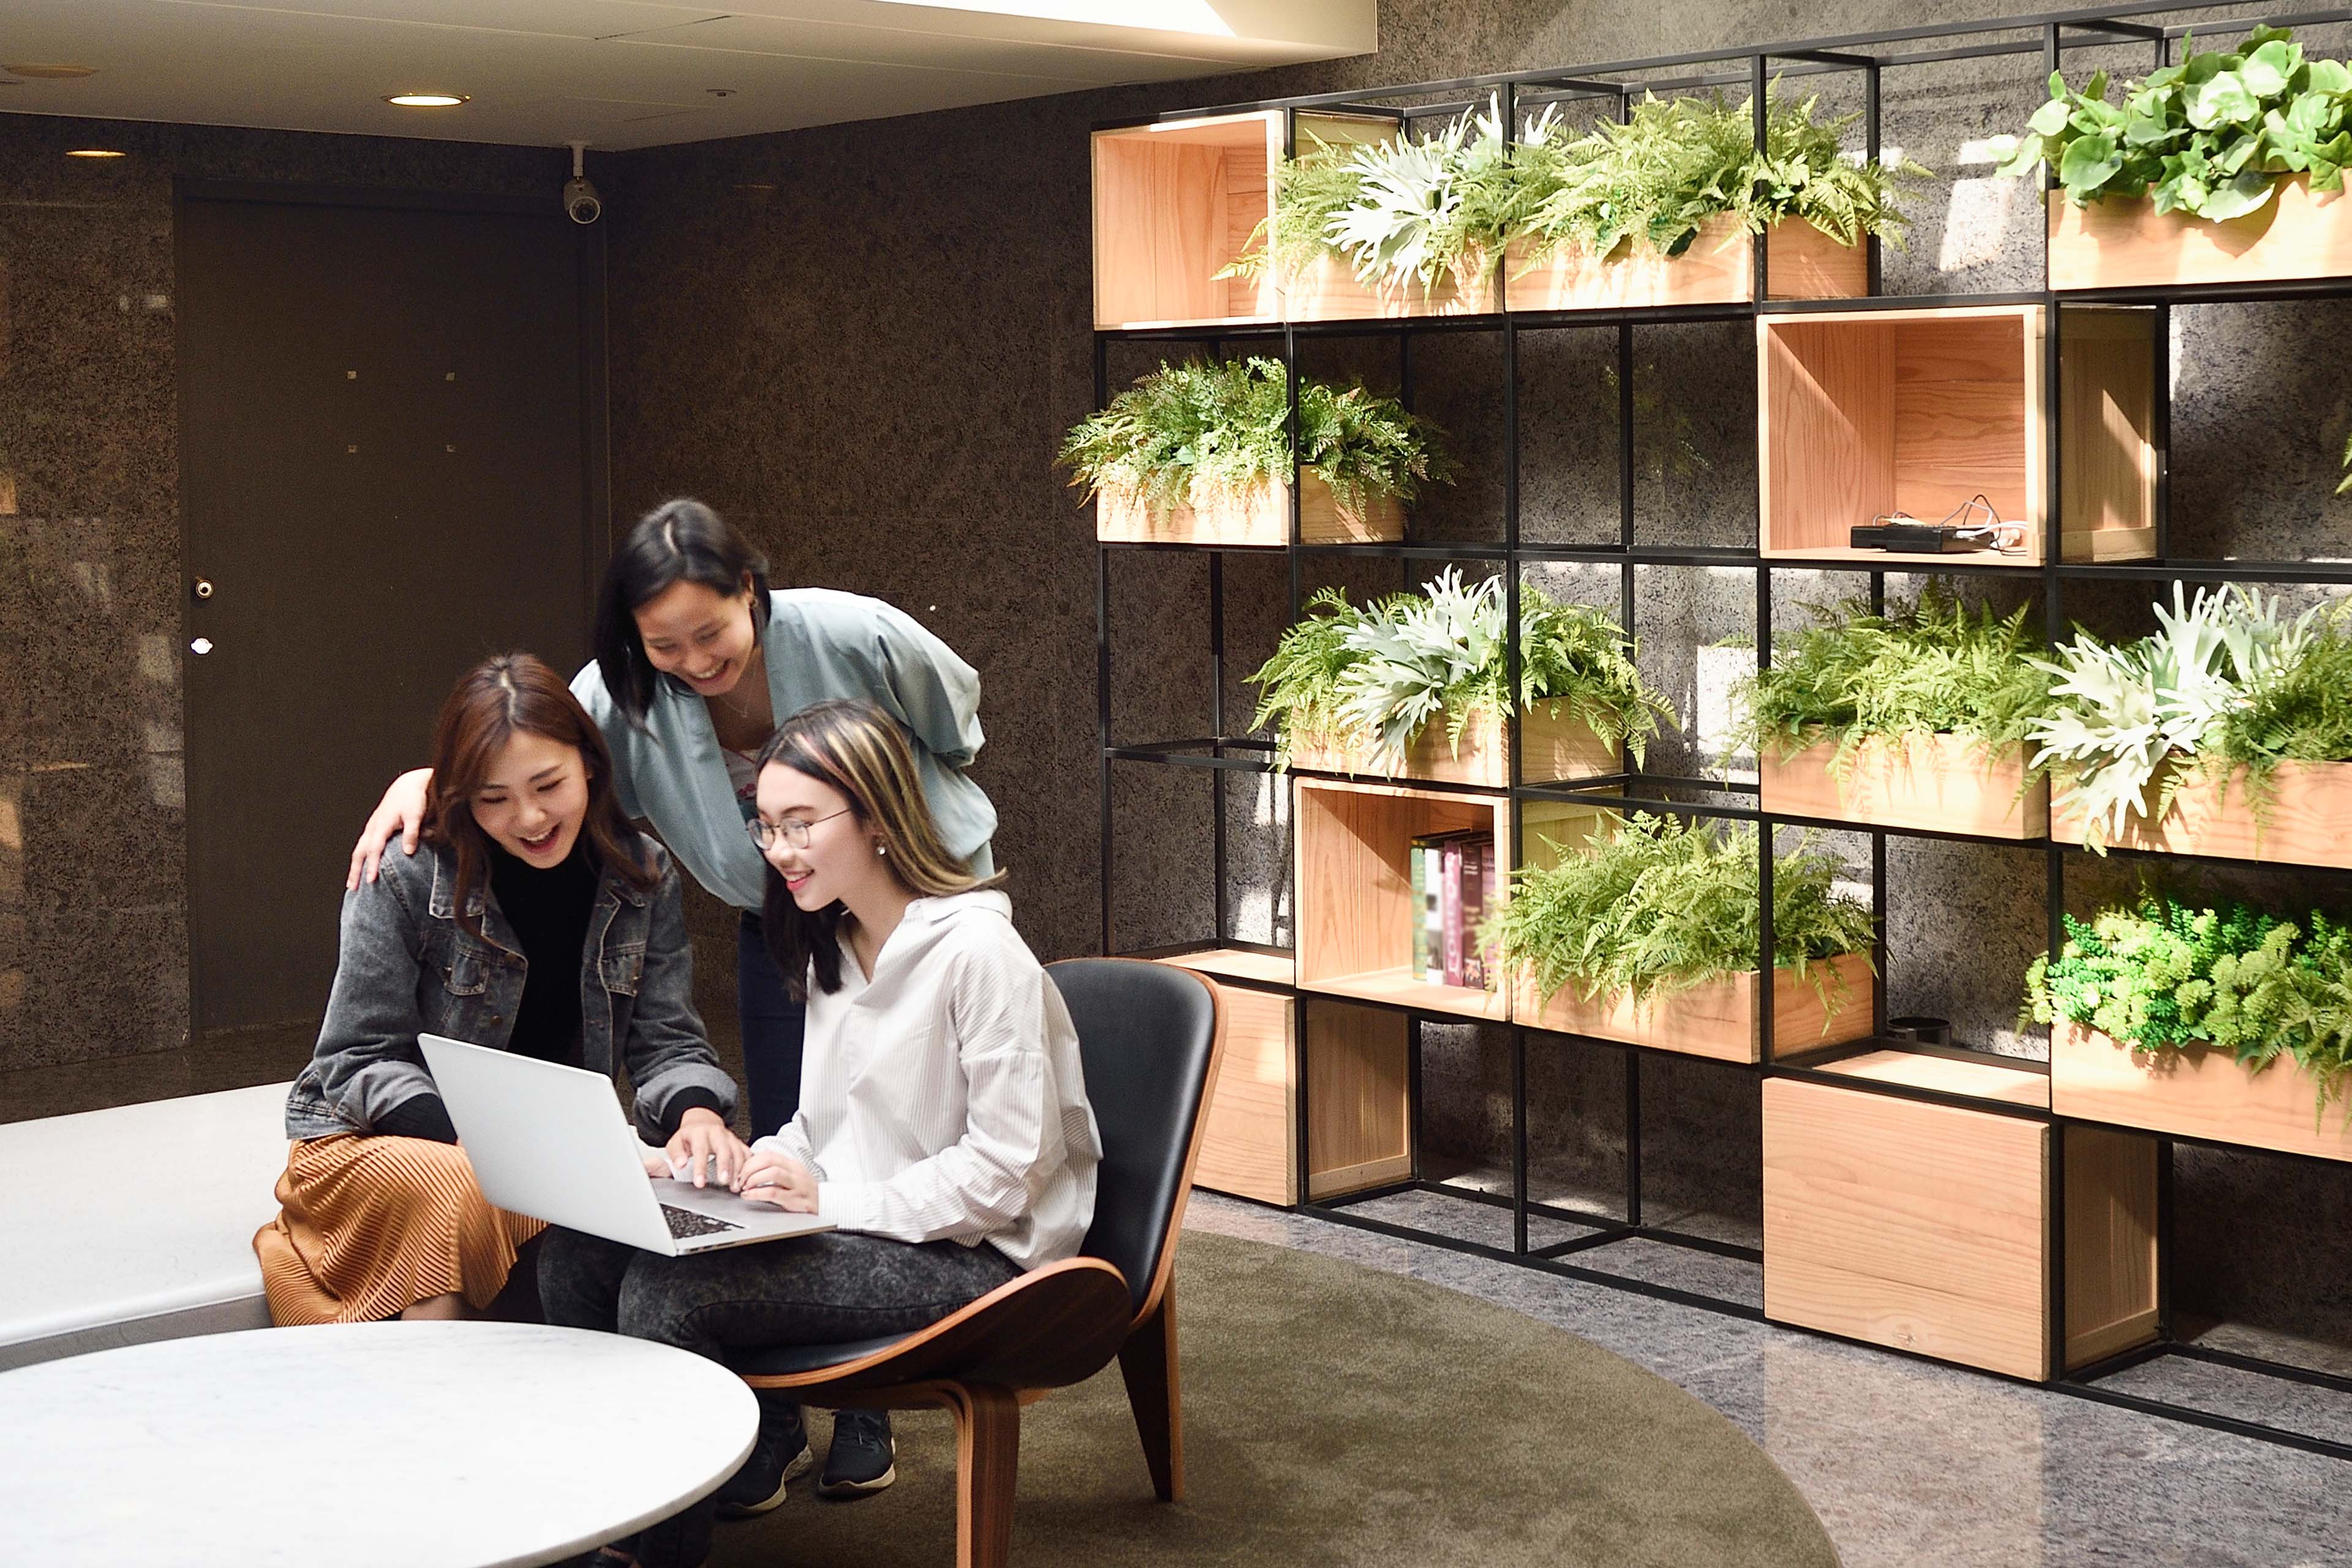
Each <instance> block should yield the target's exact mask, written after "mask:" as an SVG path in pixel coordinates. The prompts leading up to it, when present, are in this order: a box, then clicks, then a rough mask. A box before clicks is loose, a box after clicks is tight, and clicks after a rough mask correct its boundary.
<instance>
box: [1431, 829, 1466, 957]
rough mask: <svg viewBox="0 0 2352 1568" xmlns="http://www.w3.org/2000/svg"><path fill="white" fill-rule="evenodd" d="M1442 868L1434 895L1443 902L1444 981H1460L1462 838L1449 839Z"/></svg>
mask: <svg viewBox="0 0 2352 1568" xmlns="http://www.w3.org/2000/svg"><path fill="white" fill-rule="evenodd" d="M1444 855H1445V858H1444V868H1443V869H1442V870H1441V871H1440V872H1439V873H1438V879H1437V886H1438V894H1439V897H1440V898H1441V900H1443V902H1444V936H1445V959H1444V975H1445V984H1448V985H1459V984H1462V840H1460V839H1459V838H1455V839H1451V840H1449V841H1448V842H1447V844H1446V846H1445V851H1444Z"/></svg>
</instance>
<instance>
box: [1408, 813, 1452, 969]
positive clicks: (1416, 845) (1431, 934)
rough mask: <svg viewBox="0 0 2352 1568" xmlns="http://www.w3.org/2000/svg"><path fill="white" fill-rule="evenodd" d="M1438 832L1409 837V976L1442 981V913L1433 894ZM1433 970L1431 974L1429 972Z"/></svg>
mask: <svg viewBox="0 0 2352 1568" xmlns="http://www.w3.org/2000/svg"><path fill="white" fill-rule="evenodd" d="M1444 842H1445V836H1444V834H1442V833H1432V834H1424V835H1423V837H1419V838H1416V839H1414V840H1413V841H1412V911H1413V927H1412V977H1413V978H1414V979H1415V980H1433V981H1443V980H1444V977H1445V915H1444V910H1442V909H1441V908H1440V906H1439V903H1438V898H1437V873H1438V862H1439V851H1440V849H1441V847H1443V846H1444ZM1433 970H1434V971H1435V972H1436V973H1434V974H1433V973H1431V972H1432V971H1433Z"/></svg>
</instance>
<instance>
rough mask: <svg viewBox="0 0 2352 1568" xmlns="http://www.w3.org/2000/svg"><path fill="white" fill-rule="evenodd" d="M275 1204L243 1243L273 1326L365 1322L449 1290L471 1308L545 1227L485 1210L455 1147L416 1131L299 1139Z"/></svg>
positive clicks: (482, 1303) (484, 1301) (494, 1291)
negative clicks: (257, 1270)
mask: <svg viewBox="0 0 2352 1568" xmlns="http://www.w3.org/2000/svg"><path fill="white" fill-rule="evenodd" d="M278 1205H279V1213H278V1217H277V1218H276V1219H274V1220H272V1221H270V1222H269V1223H268V1225H265V1226H262V1227H261V1228H260V1229H259V1230H257V1231H256V1232H255V1233H254V1236H253V1250H254V1252H255V1254H256V1255H257V1257H258V1258H260V1259H261V1283H262V1289H264V1290H266V1291H267V1292H268V1296H269V1318H270V1321H272V1322H275V1323H278V1324H280V1325H284V1324H292V1323H362V1322H373V1321H378V1320H380V1319H383V1318H390V1317H394V1316H396V1315H397V1314H399V1313H401V1312H403V1311H404V1310H407V1309H408V1308H410V1307H413V1306H415V1304H416V1303H417V1302H419V1301H425V1300H431V1299H432V1298H433V1297H436V1296H443V1295H447V1294H448V1293H450V1292H451V1291H456V1292H458V1293H459V1294H461V1295H463V1296H464V1297H465V1299H466V1301H467V1305H469V1306H471V1307H473V1308H475V1309H477V1310H479V1309H481V1308H484V1307H487V1306H488V1305H489V1304H490V1302H491V1301H492V1300H495V1299H496V1298H497V1296H498V1293H499V1289H501V1288H503V1287H504V1286H505V1284H506V1282H507V1276H508V1275H509V1273H511V1272H512V1271H513V1269H514V1265H515V1249H516V1248H517V1247H520V1246H521V1245H522V1244H523V1243H524V1242H526V1241H529V1240H530V1238H531V1237H534V1236H537V1235H538V1234H539V1233H540V1232H541V1231H542V1230H544V1229H546V1228H547V1226H546V1222H545V1221H543V1220H536V1219H529V1218H526V1217H524V1216H523V1215H518V1214H509V1213H508V1212H507V1211H506V1210H504V1209H501V1208H493V1207H492V1206H491V1205H490V1201H489V1199H488V1198H486V1197H484V1196H483V1195H482V1189H481V1186H480V1185H479V1184H478V1183H477V1182H476V1181H475V1180H474V1168H473V1166H472V1165H471V1164H470V1163H467V1159H466V1154H465V1151H464V1150H462V1149H459V1148H458V1147H457V1145H455V1144H453V1143H436V1142H433V1141H432V1140H430V1139H426V1138H393V1137H357V1136H352V1135H348V1134H338V1135H337V1136H334V1137H331V1138H310V1139H305V1140H302V1141H300V1142H296V1143H294V1144H293V1145H292V1146H291V1147H289V1149H288V1151H287V1154H286V1173H285V1174H284V1175H282V1176H280V1177H278Z"/></svg>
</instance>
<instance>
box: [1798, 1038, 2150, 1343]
mask: <svg viewBox="0 0 2352 1568" xmlns="http://www.w3.org/2000/svg"><path fill="white" fill-rule="evenodd" d="M2018 1076H2019V1077H2021V1078H2022V1077H2025V1076H2029V1075H2026V1074H2023V1073H2020V1074H2019V1075H2018ZM2064 1137H2065V1139H2066V1142H2065V1149H2064V1152H2065V1174H2064V1182H2063V1190H2064V1194H2065V1205H2066V1211H2065V1227H2064V1228H2065V1238H2066V1251H2065V1255H2064V1257H2063V1258H2053V1256H2052V1247H2051V1235H2052V1226H2051V1218H2052V1215H2051V1196H2052V1188H2053V1183H2052V1180H2051V1170H2050V1155H2051V1152H2052V1147H2053V1144H2052V1139H2053V1126H2052V1124H2051V1123H2050V1122H2047V1121H2041V1120H2039V1119H2035V1118H2028V1117H2022V1116H2016V1115H2009V1114H2003V1113H2000V1112H1998V1111H1991V1110H1972V1109H1969V1108H1966V1107H1963V1106H1958V1105H1951V1104H1943V1103H1931V1102H1927V1101H1923V1100H1910V1099H1905V1098H1900V1097H1897V1096H1895V1095H1891V1094H1885V1093H1880V1092H1876V1091H1874V1090H1870V1089H1844V1088H1841V1087H1838V1086H1834V1085H1831V1084H1824V1083H1819V1082H1812V1081H1806V1080H1801V1079H1791V1078H1773V1079H1766V1080H1765V1083H1764V1312H1765V1316H1767V1317H1768V1318H1769V1319H1771V1320H1772V1321H1776V1322H1782V1323H1790V1324H1793V1325H1795V1326H1797V1327H1800V1328H1809V1329H1819V1330H1822V1331H1826V1332H1829V1333H1834V1334H1843V1335H1846V1336H1848V1337H1850V1338H1853V1339H1858V1340H1864V1341H1868V1342H1871V1343H1873V1344H1881V1345H1888V1346H1892V1347H1894V1348H1895V1349H1898V1350H1906V1351H1914V1352H1918V1353H1920V1354H1922V1355H1929V1356H1934V1357H1936V1358H1937V1359H1939V1360H1943V1361H1951V1362H1958V1363H1961V1364H1963V1365H1967V1366H1974V1367H1981V1368H1984V1369H1985V1370H1987V1371H1990V1372H1999V1373H2008V1374H2009V1375H2011V1376H2012V1377H2023V1378H2032V1379H2035V1380H2037V1381H2039V1380H2042V1379H2046V1378H2049V1377H2051V1376H2053V1375H2054V1374H2056V1373H2059V1372H2061V1371H2063V1370H2068V1369H2072V1368H2074V1367H2080V1366H2084V1365H2087V1364H2088V1363H2092V1362H2095V1361H2099V1360H2102V1359H2104V1358H2105V1357H2107V1356H2110V1355H2114V1354H2116V1353H2117V1352H2121V1351H2124V1350H2127V1349H2129V1348H2131V1347H2132V1346H2134V1345H2137V1344H2142V1343H2145V1342H2147V1341H2149V1340H2150V1339H2152V1338H2154V1337H2155V1333H2156V1326H2157V1299H2156V1230H2157V1205H2156V1187H2157V1157H2156V1155H2157V1151H2156V1141H2155V1140H2154V1139H2152V1138H2147V1137H2144V1136H2141V1135H2138V1134H2136V1133H2128V1132H2116V1131H2109V1130H2107V1129H2105V1128H2093V1127H2069V1128H2067V1129H2065V1131H2064ZM2053 1268H2063V1269H2064V1270H2065V1299H2066V1321H2065V1325H2064V1336H2063V1353H2062V1354H2061V1355H2060V1356H2059V1357H2058V1358H2057V1359H2058V1360H2059V1361H2061V1362H2063V1367H2062V1366H2056V1365H2053V1356H2052V1351H2051V1340H2052V1337H2053V1336H2052V1334H2051V1332H2050V1328H2051V1324H2050V1289H2049V1286H2050V1278H2051V1274H2050V1271H2051V1270H2052V1269H2053Z"/></svg>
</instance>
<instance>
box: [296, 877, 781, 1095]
mask: <svg viewBox="0 0 2352 1568" xmlns="http://www.w3.org/2000/svg"><path fill="white" fill-rule="evenodd" d="M633 847H635V848H636V849H637V850H638V852H639V853H640V854H641V855H644V854H650V855H651V856H652V857H653V859H652V860H651V861H650V862H649V863H650V864H653V865H656V866H658V867H659V868H661V880H660V882H659V883H658V884H657V885H656V886H655V887H654V888H652V889H646V890H640V889H636V888H633V887H631V886H630V885H629V884H628V883H627V882H626V881H625V880H623V879H621V878H618V877H615V876H614V875H613V874H612V873H611V872H610V871H607V872H605V873H604V877H603V878H602V879H600V880H599V882H598V884H597V888H596V903H595V907H594V908H593V910H591V911H590V913H589V916H588V940H587V943H586V945H585V946H584V948H583V950H582V952H581V967H580V1027H581V1049H582V1060H583V1062H584V1063H585V1064H586V1065H587V1067H588V1068H589V1069H590V1070H591V1071H593V1072H601V1073H607V1074H609V1073H611V1072H612V1070H613V1067H614V1044H615V1042H618V1044H619V1047H620V1053H619V1054H620V1057H621V1059H622V1060H623V1062H624V1063H625V1065H626V1066H627V1068H628V1070H629V1080H630V1082H632V1083H633V1084H635V1086H636V1094H637V1120H638V1125H639V1127H640V1128H641V1129H645V1130H651V1129H654V1128H656V1127H658V1126H660V1125H662V1124H663V1122H664V1121H665V1120H666V1119H665V1116H664V1111H665V1109H666V1108H667V1104H668V1102H669V1100H670V1099H671V1097H672V1096H674V1095H676V1094H677V1093H679V1092H680V1091H681V1090H684V1089H708V1090H709V1091H710V1092H711V1093H713V1094H715V1095H716V1096H718V1098H719V1101H720V1104H721V1107H722V1110H728V1109H732V1108H733V1106H734V1103H735V1084H734V1080H733V1079H730V1078H729V1077H728V1076H727V1073H726V1071H725V1070H724V1069H723V1068H720V1067H719V1058H718V1056H717V1055H716V1054H715V1053H714V1052H713V1051H712V1050H711V1048H710V1042H709V1037H707V1036H706V1035H705V1034H704V1033H703V1027H702V1019H701V1016H699V1015H698V1014H697V1013H696V1012H695V1010H694V996H693V994H694V959H693V952H692V949H691V948H690V947H689V946H688V942H687V936H686V916H685V910H684V906H683V904H682V902H681V900H680V898H679V890H678V876H677V868H676V867H675V866H674V865H672V864H671V862H670V858H669V856H668V853H667V851H665V850H663V849H662V848H661V847H659V846H657V845H655V844H654V843H653V842H652V841H651V840H649V839H639V840H638V841H637V843H636V844H635V846H633ZM456 896H457V857H456V856H455V855H454V854H452V853H451V852H450V851H449V850H447V849H446V848H443V847H435V846H425V847H420V848H419V849H418V850H417V852H416V853H415V855H387V856H385V857H384V858H383V871H382V873H381V875H379V876H378V878H377V879H376V880H374V881H373V882H362V883H361V884H360V886H359V888H358V889H356V890H355V891H352V892H348V893H345V894H344V895H343V915H342V956H341V960H340V961H339V962H338V963H337V964H336V968H335V985H334V990H333V991H332V992H331V994H329V996H328V998H327V1016H326V1021H325V1022H324V1023H323V1024H322V1025H321V1026H320V1029H319V1044H318V1047H317V1049H316V1050H315V1051H314V1052H313V1054H312V1056H311V1058H310V1065H309V1066H307V1067H305V1068H303V1069H302V1073H301V1076H300V1077H299V1078H297V1079H295V1080H294V1088H293V1090H292V1092H291V1093H289V1095H288V1096H287V1099H286V1135H287V1136H288V1137H289V1138H296V1139H301V1138H323V1137H326V1136H328V1135H330V1134H331V1133H337V1132H366V1131H371V1130H372V1129H373V1127H374V1125H375V1123H376V1120H377V1119H378V1118H379V1117H381V1116H383V1114H384V1113H385V1112H386V1111H389V1110H392V1109H393V1107H394V1106H396V1105H399V1104H401V1103H403V1102H404V1101H406V1100H413V1099H415V1097H416V1096H418V1095H420V1094H428V1093H432V1092H434V1086H433V1075H432V1074H431V1073H430V1072H429V1071H427V1070H426V1068H425V1058H424V1056H423V1054H422V1053H421V1052H420V1051H419V1050H418V1049H417V1045H416V1037H417V1036H418V1035H420V1034H435V1035H446V1036H448V1037H450V1038H452V1039H457V1040H466V1041H469V1042H471V1043H473V1044H475V1045H480V1046H494V1047H499V1049H504V1048H505V1047H506V1044H507V1040H508V1037H509V1034H510V1033H511V1032H512V1030H513V1028H514V1017H515V1013H516V1011H517V1009H518V1008H520V1005H521V1004H522V986H523V977H524V975H525V974H526V973H527V972H528V971H529V968H530V965H529V963H527V962H526V961H525V959H524V958H523V955H522V943H521V942H520V940H519V939H518V938H517V937H516V936H515V934H514V931H513V930H512V928H511V927H509V926H508V924H507V923H506V917H505V916H504V915H502V914H501V913H500V912H499V907H498V901H497V900H495V899H494V898H492V897H491V896H490V891H489V888H488V878H487V876H486V877H485V878H484V885H483V886H482V887H481V888H479V889H476V891H475V893H474V896H473V910H474V912H475V913H476V914H477V915H478V917H479V923H480V927H481V931H482V934H481V936H479V937H475V936H471V935H468V934H467V931H466V929H465V928H464V927H463V926H461V925H459V924H458V923H457V912H456V907H455V905H456Z"/></svg>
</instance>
